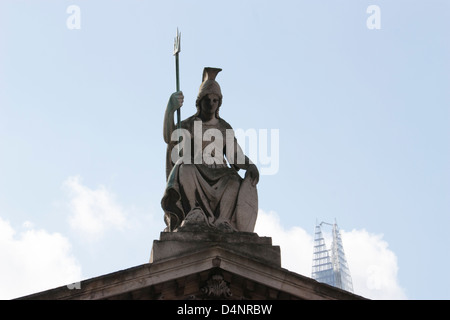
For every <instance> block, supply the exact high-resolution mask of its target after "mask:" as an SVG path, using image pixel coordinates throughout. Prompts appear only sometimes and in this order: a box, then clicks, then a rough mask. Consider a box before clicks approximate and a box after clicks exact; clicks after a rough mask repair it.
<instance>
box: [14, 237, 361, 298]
mask: <svg viewBox="0 0 450 320" xmlns="http://www.w3.org/2000/svg"><path fill="white" fill-rule="evenodd" d="M150 261H151V262H149V263H146V264H143V265H140V266H136V267H133V268H129V269H126V270H121V271H118V272H114V273H111V274H107V275H103V276H100V277H96V278H92V279H88V280H85V281H82V282H81V283H80V285H79V286H78V287H79V289H77V288H75V289H69V287H68V286H62V287H59V288H55V289H52V290H48V291H44V292H40V293H36V294H32V295H29V296H25V297H21V298H19V299H24V300H60V299H61V300H99V299H106V300H117V299H120V300H126V299H128V300H144V299H145V300H273V299H277V300H299V299H302V300H354V299H357V300H358V299H364V298H363V297H361V296H358V295H355V294H352V293H349V292H346V291H343V290H340V289H338V288H334V287H331V286H329V285H326V284H322V283H318V282H317V281H315V280H313V279H311V278H308V277H305V276H302V275H299V274H296V273H293V272H290V271H288V270H286V269H283V268H282V267H281V260H280V248H279V247H277V246H272V244H271V238H267V237H259V236H258V235H257V234H255V233H229V234H221V233H210V234H189V232H187V233H182V232H179V233H165V232H163V233H161V237H160V240H155V241H154V244H153V248H152V254H151V258H150Z"/></svg>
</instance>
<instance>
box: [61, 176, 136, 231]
mask: <svg viewBox="0 0 450 320" xmlns="http://www.w3.org/2000/svg"><path fill="white" fill-rule="evenodd" d="M64 186H65V187H66V189H67V190H68V192H69V195H70V197H71V199H70V203H69V206H70V209H71V215H70V217H69V223H70V226H71V227H72V228H73V229H74V230H75V231H77V232H79V233H80V235H81V236H83V237H84V238H85V239H88V240H94V239H98V238H100V237H101V236H103V234H104V233H105V231H106V230H108V229H115V230H122V229H123V228H124V227H126V226H127V225H128V222H127V219H126V215H125V212H124V210H123V209H122V207H121V206H120V205H119V204H118V203H117V202H116V201H115V197H114V194H112V193H111V192H109V191H108V190H107V189H106V188H105V187H104V186H100V187H99V188H98V189H95V190H93V189H90V188H88V187H86V186H84V185H83V184H82V183H81V178H80V177H79V176H76V177H69V178H68V179H67V180H66V181H65V182H64Z"/></svg>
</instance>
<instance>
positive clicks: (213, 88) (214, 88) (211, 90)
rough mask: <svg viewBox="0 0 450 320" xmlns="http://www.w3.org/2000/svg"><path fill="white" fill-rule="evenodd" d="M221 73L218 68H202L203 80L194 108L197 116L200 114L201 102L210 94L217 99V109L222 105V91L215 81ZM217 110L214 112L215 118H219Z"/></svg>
mask: <svg viewBox="0 0 450 320" xmlns="http://www.w3.org/2000/svg"><path fill="white" fill-rule="evenodd" d="M220 71H222V69H219V68H204V69H203V80H202V84H201V85H200V89H199V91H198V96H197V101H196V102H195V106H196V107H197V114H196V115H199V114H200V108H201V101H202V99H203V98H205V97H210V95H211V94H215V95H216V96H217V97H218V98H219V108H220V106H221V105H222V97H223V96H222V91H221V90H220V86H219V84H218V83H217V81H216V76H217V74H218V73H219V72H220ZM219 108H217V111H216V118H219Z"/></svg>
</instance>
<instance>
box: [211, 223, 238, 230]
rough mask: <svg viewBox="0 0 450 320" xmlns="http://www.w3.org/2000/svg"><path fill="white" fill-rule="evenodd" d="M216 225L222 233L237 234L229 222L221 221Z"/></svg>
mask: <svg viewBox="0 0 450 320" xmlns="http://www.w3.org/2000/svg"><path fill="white" fill-rule="evenodd" d="M215 225H216V228H217V229H219V230H220V231H222V232H237V230H236V228H234V227H233V226H232V225H231V223H230V222H229V221H227V220H219V221H217V222H216V224H215Z"/></svg>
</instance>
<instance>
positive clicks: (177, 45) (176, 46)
mask: <svg viewBox="0 0 450 320" xmlns="http://www.w3.org/2000/svg"><path fill="white" fill-rule="evenodd" d="M180 51H181V33H180V32H179V31H178V28H177V36H176V37H175V42H174V45H173V55H174V56H175V55H177V54H178V53H179V52H180Z"/></svg>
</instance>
